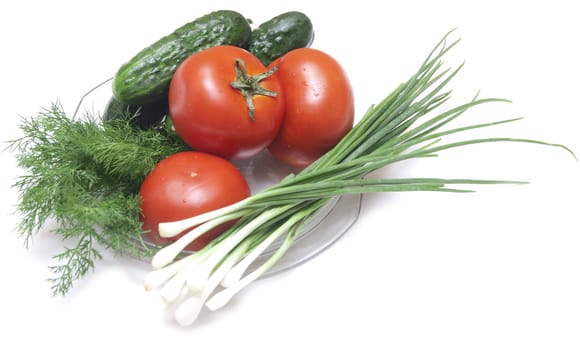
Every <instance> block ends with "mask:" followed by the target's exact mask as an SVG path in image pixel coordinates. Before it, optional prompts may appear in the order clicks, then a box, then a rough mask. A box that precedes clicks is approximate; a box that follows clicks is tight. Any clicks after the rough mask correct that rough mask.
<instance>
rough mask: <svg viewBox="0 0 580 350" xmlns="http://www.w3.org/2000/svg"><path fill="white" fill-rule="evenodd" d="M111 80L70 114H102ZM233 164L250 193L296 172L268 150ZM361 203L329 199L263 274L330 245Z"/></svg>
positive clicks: (289, 265) (353, 218) (358, 199)
mask: <svg viewBox="0 0 580 350" xmlns="http://www.w3.org/2000/svg"><path fill="white" fill-rule="evenodd" d="M111 82H112V79H108V80H106V81H104V82H103V83H101V84H99V85H97V86H96V87H94V88H92V89H91V90H89V91H88V92H87V93H86V94H85V95H83V96H82V98H81V100H80V102H79V104H78V106H77V108H76V110H75V111H74V113H73V118H77V117H80V116H81V115H82V114H84V112H85V111H90V112H92V113H99V114H100V115H102V114H103V113H104V111H105V109H106V106H107V103H108V102H109V100H110V99H111V97H112V88H111ZM232 163H233V164H234V165H235V166H236V167H237V168H238V169H240V171H241V172H242V174H243V175H244V177H245V178H246V181H247V182H248V184H249V186H250V188H251V190H252V193H257V192H259V191H262V190H263V189H265V188H267V187H269V186H271V185H274V184H276V183H278V182H279V181H280V180H281V179H282V178H283V177H285V176H287V175H288V174H290V173H293V172H297V171H299V170H298V169H296V168H293V167H291V166H288V165H284V164H282V163H280V162H279V161H277V160H276V159H274V158H273V157H272V156H271V155H270V153H269V152H268V151H267V150H265V151H263V152H261V153H259V154H258V155H256V156H254V157H252V158H250V159H245V160H235V161H232ZM361 202H362V195H360V194H356V195H348V196H339V197H334V198H331V199H330V200H329V202H328V203H327V204H326V205H325V206H323V207H322V208H321V209H319V211H318V212H317V213H316V214H315V215H314V216H313V217H312V218H311V219H310V220H309V222H308V223H307V225H306V227H305V228H304V229H303V230H302V232H300V234H299V235H298V237H297V238H296V240H295V242H294V243H293V244H292V246H291V247H290V249H289V250H288V251H287V252H286V254H284V256H283V257H282V258H281V259H280V260H278V262H277V263H276V264H275V265H274V266H273V267H272V268H271V269H270V270H269V271H268V272H267V273H265V274H264V276H269V275H272V274H275V273H277V272H280V271H283V270H287V269H290V268H292V267H295V266H297V265H299V264H302V263H304V262H306V261H308V260H309V259H311V258H313V257H315V256H316V255H318V254H320V253H321V252H323V251H324V250H326V249H327V248H328V247H330V246H331V245H332V244H333V243H335V242H336V241H337V240H338V239H340V237H342V236H343V235H344V234H345V233H346V232H347V231H348V230H349V229H350V228H351V227H352V225H353V224H354V223H355V222H356V220H357V218H358V216H359V213H360V208H361ZM280 243H281V241H277V242H274V243H273V244H272V245H271V246H270V247H269V249H267V250H266V251H265V252H264V253H263V254H262V255H261V256H260V257H259V258H258V259H257V260H256V261H255V262H254V264H253V265H259V264H260V263H263V262H264V261H265V260H267V259H268V258H269V257H270V256H271V255H272V254H273V253H274V252H275V250H276V249H277V248H278V247H279V245H280ZM147 244H150V246H151V247H153V248H158V246H156V245H155V244H153V243H151V242H147Z"/></svg>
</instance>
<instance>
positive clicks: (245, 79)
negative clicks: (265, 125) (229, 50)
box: [230, 58, 278, 121]
mask: <svg viewBox="0 0 580 350" xmlns="http://www.w3.org/2000/svg"><path fill="white" fill-rule="evenodd" d="M234 67H235V70H236V80H235V81H233V82H231V84H230V85H231V86H232V87H233V88H234V89H237V90H239V91H240V93H241V94H242V96H244V98H245V99H246V104H247V106H248V111H249V114H250V119H251V120H252V121H253V120H255V115H254V114H255V110H256V108H255V107H254V96H256V95H263V96H270V97H276V96H278V93H277V92H276V91H272V90H268V89H265V88H263V87H262V85H261V84H260V82H261V81H262V80H264V79H266V78H268V77H269V76H271V75H272V74H274V72H275V71H276V70H278V67H277V66H276V67H274V68H272V69H270V70H268V71H265V72H263V73H259V74H255V75H248V70H247V69H246V62H244V60H242V59H241V58H238V59H236V60H235V62H234Z"/></svg>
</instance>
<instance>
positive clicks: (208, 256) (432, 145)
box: [145, 34, 573, 325]
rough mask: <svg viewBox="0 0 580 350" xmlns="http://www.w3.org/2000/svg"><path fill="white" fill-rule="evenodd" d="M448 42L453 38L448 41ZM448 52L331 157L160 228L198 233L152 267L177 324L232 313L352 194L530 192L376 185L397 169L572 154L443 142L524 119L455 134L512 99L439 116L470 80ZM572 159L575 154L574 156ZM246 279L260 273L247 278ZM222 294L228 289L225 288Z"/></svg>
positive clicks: (452, 182)
mask: <svg viewBox="0 0 580 350" xmlns="http://www.w3.org/2000/svg"><path fill="white" fill-rule="evenodd" d="M448 35H449V34H448ZM448 35H446V36H445V37H444V38H443V40H442V41H441V42H439V43H438V44H437V45H436V47H435V48H434V50H433V51H432V52H431V53H430V54H429V56H428V57H427V59H426V60H425V61H424V62H423V64H422V65H421V66H420V67H419V69H418V71H417V72H416V73H415V74H414V75H413V76H412V77H411V78H410V79H409V80H408V81H406V82H404V83H403V84H401V85H400V86H398V87H397V88H396V89H395V90H394V91H393V92H392V93H391V94H389V95H388V96H387V97H386V98H385V99H384V100H382V101H381V102H380V103H378V104H377V105H375V106H372V107H371V108H370V109H369V110H368V112H367V113H366V114H365V116H364V117H363V118H362V119H361V120H360V121H359V122H358V123H357V124H356V125H355V126H354V128H353V129H352V130H351V131H350V132H349V133H348V134H347V135H346V136H345V137H344V138H343V139H342V140H341V141H340V142H339V144H338V145H337V146H336V147H334V148H333V149H332V150H331V151H329V152H328V153H326V154H325V155H324V156H322V157H321V158H319V159H318V160H317V161H316V162H314V163H312V164H311V165H310V166H308V167H307V168H305V169H304V170H302V171H301V172H299V173H297V174H291V175H289V176H287V177H286V178H284V179H282V181H280V182H279V183H278V184H276V185H274V186H272V187H270V188H268V189H266V190H264V191H262V192H260V193H257V194H255V195H253V196H251V197H249V198H247V199H245V200H242V201H240V202H238V203H235V204H233V205H230V206H228V207H224V208H222V209H219V210H215V211H213V212H208V213H204V214H201V215H198V216H195V217H192V218H189V219H185V220H181V221H175V222H168V223H161V224H160V225H159V232H160V234H161V236H164V237H172V236H175V235H177V234H179V233H181V232H183V231H184V230H190V231H189V232H187V233H186V234H185V235H183V236H182V237H181V238H179V239H178V240H177V241H176V242H174V243H172V244H170V245H168V246H166V247H164V248H162V249H160V250H159V251H158V252H157V253H156V254H155V256H154V257H153V259H152V267H153V271H151V272H150V273H149V274H148V276H147V277H146V279H145V287H146V289H153V288H160V293H161V297H162V298H163V300H164V301H165V302H167V303H168V304H173V305H176V308H175V318H176V320H177V321H178V323H180V324H181V325H189V324H191V323H193V322H194V320H195V319H196V318H197V316H198V314H199V312H200V310H201V308H202V306H204V305H205V306H206V307H208V308H209V309H210V310H215V309H219V308H220V307H222V306H223V305H225V304H226V303H227V302H228V301H229V300H230V299H231V298H232V297H233V296H234V295H235V294H236V293H237V292H238V291H240V290H241V289H242V288H244V287H246V286H247V285H248V284H250V283H251V282H252V281H254V280H255V279H256V278H258V277H259V276H261V275H262V274H263V273H264V272H266V271H267V270H268V269H269V268H270V267H272V266H273V264H275V263H276V261H277V260H278V259H279V258H280V257H281V256H283V255H284V254H285V252H286V251H287V250H288V248H289V247H290V246H291V245H292V243H293V242H294V240H295V239H296V237H297V235H298V233H299V232H300V230H301V229H302V227H303V225H305V223H307V222H308V220H310V219H311V218H312V216H313V215H316V213H317V212H318V211H319V209H320V208H321V207H322V206H323V205H325V204H326V203H327V202H328V201H329V199H331V198H333V197H335V196H339V195H347V194H353V193H368V192H401V191H447V192H471V190H468V189H465V188H461V187H456V186H461V185H474V184H478V185H484V184H506V183H521V182H518V181H501V180H478V179H443V178H401V179H397V178H378V179H376V178H372V177H368V176H367V175H369V174H371V173H372V172H373V171H376V170H378V169H381V168H383V167H385V166H388V165H390V164H393V163H396V162H400V161H404V160H409V159H416V158H423V157H434V156H437V154H438V153H439V152H441V151H444V150H447V149H452V148H457V147H464V146H467V145H471V144H483V143H488V142H524V143H534V144H540V145H549V146H557V147H562V148H564V149H566V150H568V151H569V152H570V153H572V151H570V150H569V149H567V148H566V147H564V146H562V145H556V144H549V143H545V142H542V141H537V140H531V139H519V138H507V137H499V138H480V139H466V140H463V141H456V142H447V143H445V142H444V139H445V138H446V136H450V135H456V134H461V133H463V132H464V131H468V130H476V129H481V128H489V127H493V126H497V125H500V124H503V123H509V122H515V121H517V120H518V119H509V120H499V121H492V122H489V123H483V124H472V125H467V126H464V127H457V128H448V125H449V123H451V122H452V121H454V120H455V119H457V118H458V117H460V116H462V115H464V113H465V112H467V111H469V110H471V109H472V108H475V107H477V106H478V105H481V104H485V103H495V102H506V100H503V99H494V98H487V99H482V98H478V97H477V96H476V97H475V98H474V99H473V100H471V101H469V102H467V103H465V104H462V105H459V106H456V107H454V108H451V109H449V110H447V111H444V112H442V113H439V114H437V110H438V108H439V107H441V106H442V104H443V103H445V102H447V101H449V99H450V97H451V91H447V85H448V83H449V82H450V81H451V80H452V79H453V77H455V76H456V75H457V73H458V72H459V71H460V70H461V68H462V65H460V66H459V67H457V68H456V69H445V68H444V63H443V57H444V56H445V55H446V54H447V53H448V52H449V50H451V48H453V47H454V46H455V45H456V44H457V43H458V40H457V41H453V42H451V43H448V42H447V37H448ZM572 154H573V153H572ZM234 219H237V220H238V221H237V222H236V224H235V225H234V226H233V227H232V228H231V229H229V230H228V231H226V232H224V234H222V235H221V236H220V237H218V238H217V239H216V240H214V241H212V242H211V243H210V244H209V245H207V246H206V247H205V248H204V249H202V250H200V251H198V252H195V253H192V254H190V255H186V256H185V257H183V255H181V254H180V253H181V252H182V250H183V248H184V247H185V246H186V245H187V244H188V243H189V242H191V241H192V240H194V239H196V238H197V237H199V236H200V235H202V234H203V233H204V232H206V231H207V230H209V229H211V228H212V227H214V226H216V225H219V224H220V223H222V222H224V221H229V220H234ZM278 239H282V243H281V245H280V246H279V247H278V248H277V250H275V252H274V253H273V254H272V255H271V256H270V257H268V258H267V259H266V260H265V262H263V263H261V264H258V266H257V267H255V268H254V269H252V268H250V267H251V266H253V265H256V264H255V261H256V259H257V258H258V257H259V256H260V255H261V254H262V253H263V252H264V251H265V250H266V249H267V248H268V247H269V246H270V245H272V243H273V242H274V241H276V240H278ZM247 270H252V271H250V272H247V273H246V271H247ZM220 285H221V287H223V288H221V289H218V287H219V286H220Z"/></svg>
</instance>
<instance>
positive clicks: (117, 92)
mask: <svg viewBox="0 0 580 350" xmlns="http://www.w3.org/2000/svg"><path fill="white" fill-rule="evenodd" d="M251 33H252V29H251V27H250V24H249V22H248V20H247V19H246V18H245V17H244V16H242V15H241V14H240V13H238V12H235V11H229V10H220V11H215V12H212V13H209V14H207V15H205V16H203V17H199V18H197V19H196V20H194V21H192V22H189V23H187V24H185V25H183V26H181V27H180V28H178V29H176V30H175V31H174V32H173V33H171V34H169V35H167V36H165V37H163V38H161V39H159V40H158V41H157V42H155V43H153V44H152V45H151V46H149V47H146V48H144V49H143V50H141V51H140V52H139V53H138V54H137V55H135V56H134V57H133V58H132V59H131V60H129V61H128V62H126V63H125V64H123V65H122V66H121V67H120V68H119V70H118V71H117V73H116V74H115V77H114V80H113V95H114V96H115V97H116V98H117V99H118V100H119V101H121V102H123V103H126V104H128V105H143V104H148V103H152V102H154V101H156V100H159V99H161V98H163V97H164V96H166V95H167V91H168V89H169V84H170V82H171V78H172V77H173V73H174V72H175V70H176V69H177V67H178V66H179V65H180V64H181V63H182V62H183V61H184V60H185V59H186V58H187V57H189V56H191V55H192V54H194V53H196V52H199V51H201V50H204V49H207V48H209V47H212V46H217V45H234V46H240V47H244V48H247V46H248V44H249V40H250V37H251Z"/></svg>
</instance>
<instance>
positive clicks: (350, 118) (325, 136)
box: [268, 48, 354, 167]
mask: <svg viewBox="0 0 580 350" xmlns="http://www.w3.org/2000/svg"><path fill="white" fill-rule="evenodd" d="M274 66H278V70H277V71H276V72H275V73H274V75H275V76H276V77H277V78H278V79H279V80H280V83H281V84H282V88H283V90H284V100H285V114H284V120H283V123H282V127H281V128H280V132H279V133H278V135H277V137H276V139H275V140H274V141H273V142H272V144H270V146H269V147H268V149H269V151H270V152H271V153H272V155H274V157H276V158H278V159H279V160H281V161H283V162H284V163H287V164H290V165H293V166H296V167H305V166H307V165H309V164H310V163H312V162H313V161H315V160H316V159H318V158H319V157H320V156H322V155H323V154H324V153H326V152H328V151H329V150H330V149H331V148H332V147H334V146H335V145H336V144H337V143H338V141H340V139H342V138H343V137H344V135H346V134H347V133H348V132H349V131H350V130H351V129H352V127H353V124H354V95H353V90H352V86H351V84H350V81H349V79H348V76H347V74H346V72H345V71H344V69H343V68H342V66H341V65H340V64H339V63H338V62H337V61H336V60H335V59H334V58H333V57H331V56H330V55H328V54H326V53H325V52H323V51H320V50H317V49H313V48H301V49H295V50H292V51H290V52H288V53H287V54H285V55H284V56H282V57H281V58H279V59H277V60H275V61H274V62H272V63H271V64H270V65H269V67H268V68H272V67H274Z"/></svg>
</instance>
